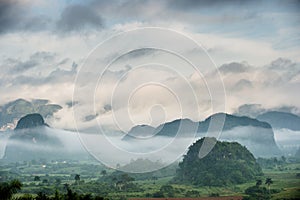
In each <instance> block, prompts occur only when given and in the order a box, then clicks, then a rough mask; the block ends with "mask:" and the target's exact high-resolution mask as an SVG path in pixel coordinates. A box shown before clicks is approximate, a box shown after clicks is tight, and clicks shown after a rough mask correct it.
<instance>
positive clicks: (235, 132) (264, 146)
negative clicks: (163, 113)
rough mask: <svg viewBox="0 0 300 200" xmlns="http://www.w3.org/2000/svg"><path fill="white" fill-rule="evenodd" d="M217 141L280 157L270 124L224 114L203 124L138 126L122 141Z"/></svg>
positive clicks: (177, 122)
mask: <svg viewBox="0 0 300 200" xmlns="http://www.w3.org/2000/svg"><path fill="white" fill-rule="evenodd" d="M222 122H223V123H224V124H223V123H222ZM222 125H223V127H222V128H221V133H220V135H219V138H218V139H220V140H225V141H236V142H239V143H241V144H242V145H245V146H246V147H247V148H248V149H249V150H250V151H251V152H252V153H253V154H254V155H255V156H257V157H258V156H261V157H269V156H278V155H280V154H281V152H280V150H279V149H278V147H277V145H276V142H275V140H274V132H273V130H272V127H271V125H270V124H268V123H266V122H261V121H259V120H257V119H252V118H249V117H239V116H234V115H229V114H225V113H217V114H214V115H211V116H210V117H208V118H207V119H205V120H204V121H200V122H193V121H191V120H189V119H177V120H175V121H172V122H167V123H165V124H161V125H160V126H158V127H157V128H154V127H151V126H147V125H139V126H135V127H133V128H132V129H131V130H130V131H129V132H128V134H127V135H125V137H124V138H123V139H124V140H126V141H135V142H138V141H139V140H140V139H147V138H151V137H158V136H163V137H175V136H176V137H177V138H178V137H179V138H180V137H196V138H200V137H204V136H205V135H206V133H208V134H211V135H212V136H214V137H217V136H218V132H217V131H218V129H219V127H220V126H222Z"/></svg>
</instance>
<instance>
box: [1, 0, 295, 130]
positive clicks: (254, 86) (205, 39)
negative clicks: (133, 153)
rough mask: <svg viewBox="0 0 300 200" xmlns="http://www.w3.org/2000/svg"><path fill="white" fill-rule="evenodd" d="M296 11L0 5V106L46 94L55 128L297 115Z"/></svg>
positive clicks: (289, 5) (164, 4)
mask: <svg viewBox="0 0 300 200" xmlns="http://www.w3.org/2000/svg"><path fill="white" fill-rule="evenodd" d="M299 11H300V2H299V1H296V0H287V1H277V0H275V1H267V0H266V1H259V0H255V1H240V0H229V1H226V2H224V1H221V0H215V1H214V0H212V1H209V0H203V1H197V0H187V1H180V0H165V1H156V0H154V1H153V0H152V1H150V0H132V1H129V0H118V1H114V0H112V1H104V0H100V1H83V0H82V1H80V0H76V1H75V0H74V1H73V0H65V1H59V0H53V1H44V0H0V47H1V51H0V69H1V73H0V94H1V99H0V104H5V103H7V102H9V101H12V100H15V99H18V98H23V99H28V100H30V99H48V100H50V101H51V102H52V103H55V104H59V105H61V106H62V107H63V109H62V110H60V111H59V112H58V113H56V114H55V115H54V116H55V117H54V119H53V120H52V121H51V122H50V124H51V126H53V127H56V128H64V129H74V128H75V127H77V128H79V129H88V128H90V127H95V126H97V125H99V124H100V125H101V126H105V127H111V128H117V129H121V130H124V131H126V130H129V129H130V128H131V127H133V126H134V125H137V124H150V125H153V126H157V125H159V124H161V123H163V122H165V121H171V120H174V119H178V118H190V119H192V120H195V121H196V120H203V119H205V118H206V117H208V116H209V115H210V114H212V113H215V112H228V113H234V112H236V111H237V109H238V108H239V107H240V106H243V105H245V104H247V105H250V106H248V108H250V110H249V112H252V111H251V108H257V107H260V108H263V109H280V108H282V107H284V108H289V111H291V112H295V113H298V114H299V109H300V104H299V92H298V90H299V86H300V64H299V62H300V56H299V53H300V34H299V31H300V12H299ZM149 27H152V28H149ZM108 63H110V65H109V66H107V64H108ZM72 100H73V101H74V102H73V103H74V106H73V107H70V106H68V105H67V103H68V102H70V101H72ZM253 112H255V110H254V111H253ZM74 119H75V120H74Z"/></svg>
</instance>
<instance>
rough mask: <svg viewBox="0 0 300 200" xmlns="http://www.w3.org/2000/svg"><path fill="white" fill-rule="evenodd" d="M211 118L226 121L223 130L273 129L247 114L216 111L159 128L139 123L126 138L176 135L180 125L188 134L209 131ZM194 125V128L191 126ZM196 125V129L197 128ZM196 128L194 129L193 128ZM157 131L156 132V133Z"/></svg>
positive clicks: (162, 125) (178, 120) (169, 123)
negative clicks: (246, 128) (196, 119)
mask: <svg viewBox="0 0 300 200" xmlns="http://www.w3.org/2000/svg"><path fill="white" fill-rule="evenodd" d="M211 120H214V121H216V122H217V121H224V124H223V126H222V129H221V130H223V131H227V130H231V129H233V128H235V127H239V126H253V127H260V128H266V129H272V127H271V125H270V124H268V123H267V122H262V121H259V120H257V119H253V118H250V117H246V116H241V117H240V116H235V115H230V114H227V113H216V114H213V115H211V116H209V117H208V118H206V119H205V120H204V121H200V122H194V121H192V120H190V119H176V120H174V121H171V122H166V123H164V124H161V125H159V126H158V127H157V128H155V127H152V126H149V125H138V126H134V127H133V128H132V129H131V130H130V131H129V132H128V134H127V135H126V136H125V138H124V139H127V138H126V137H130V136H134V137H136V136H142V137H146V138H147V137H150V136H151V135H157V136H159V135H160V136H172V137H174V136H176V134H177V131H178V129H179V128H180V126H184V127H181V128H182V129H183V131H182V132H186V134H188V135H189V132H191V131H194V132H197V133H203V132H207V131H208V129H209V125H210V122H211ZM191 127H192V128H191ZM195 127H196V129H195ZM192 129H194V130H192ZM154 133H155V134H154Z"/></svg>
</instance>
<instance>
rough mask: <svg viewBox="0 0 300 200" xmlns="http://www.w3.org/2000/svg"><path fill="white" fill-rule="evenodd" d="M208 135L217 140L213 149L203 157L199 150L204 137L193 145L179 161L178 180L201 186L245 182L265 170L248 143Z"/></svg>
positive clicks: (176, 179) (213, 140) (178, 181)
mask: <svg viewBox="0 0 300 200" xmlns="http://www.w3.org/2000/svg"><path fill="white" fill-rule="evenodd" d="M208 139H209V140H212V141H211V142H216V145H215V146H214V148H213V149H212V151H211V152H210V153H209V154H208V155H207V156H206V157H204V158H202V159H200V158H199V157H198V154H199V150H200V147H201V146H202V143H203V141H204V138H202V139H200V140H198V141H197V142H195V143H194V144H193V145H191V146H190V147H189V151H188V153H187V154H186V155H185V156H184V159H183V161H182V162H181V163H179V169H178V171H177V173H176V177H175V179H174V181H175V182H177V183H185V184H193V185H201V186H224V185H231V184H241V183H245V182H247V181H249V180H253V179H254V178H255V177H256V176H257V175H261V174H262V170H261V168H260V166H259V165H258V164H257V163H256V161H255V158H254V156H253V155H252V154H251V153H250V152H249V151H248V150H247V149H246V147H243V146H241V145H240V144H239V143H236V142H232V143H229V142H219V141H216V139H215V138H208Z"/></svg>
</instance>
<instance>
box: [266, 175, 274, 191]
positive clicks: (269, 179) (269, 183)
mask: <svg viewBox="0 0 300 200" xmlns="http://www.w3.org/2000/svg"><path fill="white" fill-rule="evenodd" d="M272 183H273V180H272V179H271V178H266V182H265V184H267V185H268V189H269V194H270V185H271V184H272Z"/></svg>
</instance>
